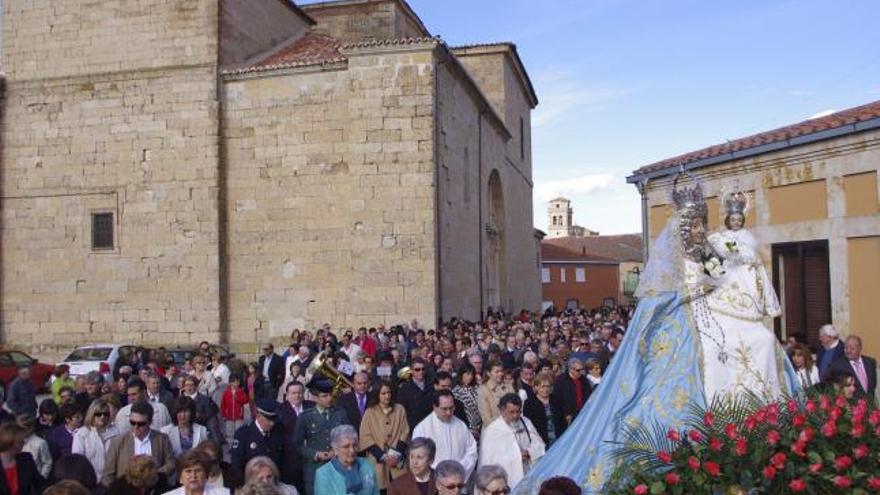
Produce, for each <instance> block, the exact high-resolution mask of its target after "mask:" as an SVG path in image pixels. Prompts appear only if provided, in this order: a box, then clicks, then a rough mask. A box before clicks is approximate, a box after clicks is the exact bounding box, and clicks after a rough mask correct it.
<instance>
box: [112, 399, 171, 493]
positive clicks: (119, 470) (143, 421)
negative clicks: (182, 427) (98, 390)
mask: <svg viewBox="0 0 880 495" xmlns="http://www.w3.org/2000/svg"><path fill="white" fill-rule="evenodd" d="M128 421H129V428H130V429H131V431H129V432H127V433H123V434H120V435H117V436H116V437H114V438H113V440H111V441H110V446H109V447H108V448H107V454H106V457H105V461H104V474H103V476H101V483H102V484H103V485H104V486H107V487H109V486H110V484H111V483H113V481H114V480H116V478H118V477H120V476H124V475H125V473H126V472H128V465H129V463H130V462H131V459H132V458H133V457H134V456H136V455H149V456H152V457H153V459H155V461H156V465H157V466H158V467H159V469H158V471H159V472H160V473H162V474H164V475H166V476H168V475H170V474H171V473H173V472H174V452H173V451H172V449H171V441H170V440H169V439H168V436H166V435H165V434H164V433H162V432H159V431H157V430H153V429H151V428H150V424H151V423H152V421H153V408H152V407H150V404H149V403H147V402H144V401H138V402H135V403H134V404H131V412H130V414H129V416H128Z"/></svg>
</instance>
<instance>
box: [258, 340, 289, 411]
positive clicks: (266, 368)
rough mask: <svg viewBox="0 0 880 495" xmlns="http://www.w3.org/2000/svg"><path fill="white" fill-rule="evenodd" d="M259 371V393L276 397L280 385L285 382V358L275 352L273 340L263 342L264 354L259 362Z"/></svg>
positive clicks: (272, 397) (271, 397) (270, 397)
mask: <svg viewBox="0 0 880 495" xmlns="http://www.w3.org/2000/svg"><path fill="white" fill-rule="evenodd" d="M257 371H258V372H259V373H260V379H259V380H258V381H257V383H258V385H259V392H258V394H257V395H259V396H260V397H267V398H269V399H275V397H277V396H278V387H280V386H281V384H282V383H283V382H284V359H283V358H282V357H281V356H279V355H278V354H275V346H273V345H272V343H271V342H267V343H265V344H263V355H262V356H260V361H259V362H258V363H257Z"/></svg>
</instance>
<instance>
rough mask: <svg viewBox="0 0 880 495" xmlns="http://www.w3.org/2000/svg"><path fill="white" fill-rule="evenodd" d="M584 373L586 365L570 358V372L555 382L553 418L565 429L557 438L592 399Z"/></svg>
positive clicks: (561, 432) (563, 430)
mask: <svg viewBox="0 0 880 495" xmlns="http://www.w3.org/2000/svg"><path fill="white" fill-rule="evenodd" d="M583 373H584V363H582V362H581V361H580V359H578V358H569V360H568V371H567V372H566V373H565V374H563V375H559V377H557V378H556V380H555V381H554V382H553V396H552V397H551V401H552V405H553V416H554V418H555V421H556V424H558V425H561V426H562V427H563V428H562V431H558V432H557V433H556V434H557V436H559V435H562V434H563V433H564V432H565V429H566V428H568V427H569V425H571V423H572V421H574V418H576V417H577V415H578V413H579V412H580V410H581V408H583V407H584V404H586V403H587V399H589V398H590V393H591V392H592V390H593V389H592V387H591V386H590V381H589V380H587V377H585V376H584V374H583Z"/></svg>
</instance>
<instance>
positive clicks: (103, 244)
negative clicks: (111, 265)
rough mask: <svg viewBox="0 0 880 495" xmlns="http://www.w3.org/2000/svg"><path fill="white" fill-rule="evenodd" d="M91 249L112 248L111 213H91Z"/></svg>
mask: <svg viewBox="0 0 880 495" xmlns="http://www.w3.org/2000/svg"><path fill="white" fill-rule="evenodd" d="M92 249H94V250H104V249H113V213H93V214H92Z"/></svg>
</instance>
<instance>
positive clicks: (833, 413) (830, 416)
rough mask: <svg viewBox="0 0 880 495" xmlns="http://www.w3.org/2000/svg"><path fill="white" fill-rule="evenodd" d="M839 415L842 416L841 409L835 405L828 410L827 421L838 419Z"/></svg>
mask: <svg viewBox="0 0 880 495" xmlns="http://www.w3.org/2000/svg"><path fill="white" fill-rule="evenodd" d="M841 416H843V410H842V409H841V408H839V407H835V408H834V409H832V410H831V411H829V412H828V420H829V421H837V420H838V419H840V417H841Z"/></svg>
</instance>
